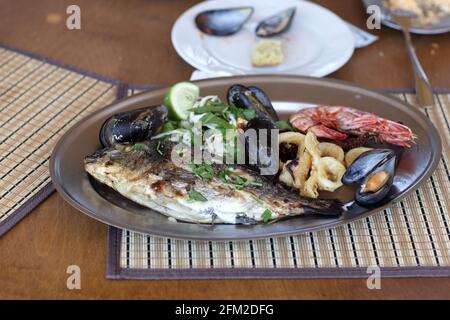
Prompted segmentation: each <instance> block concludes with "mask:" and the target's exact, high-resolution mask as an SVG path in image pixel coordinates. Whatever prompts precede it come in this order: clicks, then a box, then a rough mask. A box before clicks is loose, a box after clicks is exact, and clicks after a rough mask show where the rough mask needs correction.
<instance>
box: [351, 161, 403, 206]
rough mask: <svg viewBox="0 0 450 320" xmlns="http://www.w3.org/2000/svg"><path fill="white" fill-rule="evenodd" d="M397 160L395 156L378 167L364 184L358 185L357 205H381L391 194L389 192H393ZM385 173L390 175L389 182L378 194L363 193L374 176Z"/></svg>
mask: <svg viewBox="0 0 450 320" xmlns="http://www.w3.org/2000/svg"><path fill="white" fill-rule="evenodd" d="M395 159H396V157H395V156H393V157H391V158H390V159H389V160H387V161H386V162H384V163H383V164H381V165H380V166H378V167H376V168H375V169H374V170H373V171H372V172H371V173H370V174H369V175H368V176H367V177H366V178H365V179H364V180H363V182H362V183H361V184H360V185H358V189H357V190H356V196H355V200H356V202H357V203H359V204H361V205H363V206H365V205H373V204H376V203H379V202H380V201H381V200H383V199H384V198H385V197H386V196H387V194H388V193H389V190H391V187H392V184H393V182H394V175H395ZM380 171H385V172H386V173H388V174H389V179H388V181H387V182H386V183H385V184H384V185H383V186H382V187H381V189H379V190H378V191H376V192H363V191H362V189H363V186H364V183H365V182H366V181H367V180H368V179H369V178H370V177H372V176H373V175H374V174H376V173H378V172H380Z"/></svg>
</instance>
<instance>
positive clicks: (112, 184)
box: [51, 76, 441, 239]
mask: <svg viewBox="0 0 450 320" xmlns="http://www.w3.org/2000/svg"><path fill="white" fill-rule="evenodd" d="M283 88H284V89H283ZM333 102H335V103H333ZM75 137H78V138H79V139H82V141H86V143H84V144H83V145H81V144H79V143H78V144H76V146H75V144H74V142H75V141H76V140H74V138H75ZM440 153H441V142H440V138H439V135H438V133H437V131H436V129H435V127H434V126H433V125H432V124H431V122H430V121H429V120H428V119H427V118H426V117H425V116H424V115H423V114H422V113H421V112H420V111H418V110H415V109H414V108H413V107H412V106H410V105H407V104H405V103H403V102H401V101H399V100H397V99H394V98H391V97H388V96H385V95H382V94H379V93H375V92H372V91H370V90H367V89H364V88H360V87H356V86H353V85H350V84H346V83H342V82H338V81H333V80H323V79H312V78H302V77H288V76H286V77H283V76H259V77H258V76H247V77H237V78H223V79H212V80H204V81H200V82H198V83H191V82H180V83H177V84H175V85H173V86H171V87H169V88H165V89H160V90H159V89H158V90H156V91H149V92H146V93H143V94H140V95H137V96H134V97H131V98H128V99H125V100H122V101H119V102H117V103H115V104H113V105H111V106H108V107H106V108H104V109H102V110H100V111H98V112H96V113H94V114H93V115H91V116H89V117H88V118H86V119H84V120H82V121H81V122H80V123H79V124H78V125H76V126H75V127H74V128H72V129H71V130H70V131H69V132H68V133H67V134H66V135H65V136H64V137H63V138H62V139H61V140H60V142H59V143H58V145H57V146H56V148H55V150H54V152H53V155H52V159H51V175H52V179H53V182H54V184H55V186H56V188H57V189H58V191H60V192H61V194H62V195H63V196H64V198H65V199H66V200H68V201H69V202H70V203H71V204H72V205H74V206H75V207H76V208H78V209H79V210H81V211H83V212H84V213H86V214H88V215H90V216H92V217H94V218H96V219H99V220H101V221H104V222H106V223H108V224H112V225H115V226H119V227H122V228H127V229H131V230H135V231H140V232H147V233H151V234H158V235H165V236H172V237H180V238H195V239H242V238H258V237H264V236H274V235H282V234H293V233H299V232H307V231H312V230H319V229H324V228H329V227H332V226H336V225H339V224H344V223H348V222H349V221H353V220H355V219H360V218H363V217H367V216H368V215H370V214H373V213H375V212H377V211H379V210H381V209H383V208H385V207H387V206H389V205H391V204H392V203H394V202H395V201H398V200H399V199H401V198H402V197H404V196H405V195H406V194H407V193H409V192H411V191H412V190H414V189H415V188H417V187H418V186H419V184H420V183H422V182H423V181H424V180H425V179H426V178H427V177H428V176H429V175H430V174H431V173H432V171H433V170H434V168H435V166H436V164H437V161H438V159H439V157H440Z"/></svg>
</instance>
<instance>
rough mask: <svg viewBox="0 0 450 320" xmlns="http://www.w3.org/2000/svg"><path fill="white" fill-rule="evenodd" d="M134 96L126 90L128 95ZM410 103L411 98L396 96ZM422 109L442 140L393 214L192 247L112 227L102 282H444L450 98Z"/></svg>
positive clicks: (448, 255)
mask: <svg viewBox="0 0 450 320" xmlns="http://www.w3.org/2000/svg"><path fill="white" fill-rule="evenodd" d="M135 91H136V90H128V94H129V95H132V94H134V93H135ZM396 95H397V96H398V97H400V98H401V99H404V100H406V101H408V102H410V103H411V104H414V103H415V100H414V95H412V94H410V93H397V94H396ZM435 99H436V106H435V107H433V108H427V109H426V110H424V112H425V113H426V115H427V116H428V117H429V118H430V119H431V121H432V122H433V123H434V124H435V125H436V127H437V128H438V129H439V132H440V133H441V136H442V140H443V142H444V146H443V154H442V159H441V161H440V163H439V166H438V167H437V170H436V171H435V173H434V174H433V175H432V177H431V178H430V179H428V181H427V182H426V183H425V184H424V185H423V186H422V187H421V188H420V189H419V190H417V191H416V192H414V193H413V194H411V195H410V196H408V197H407V198H405V200H403V201H401V202H399V203H397V204H395V205H394V206H392V207H391V208H389V209H387V210H384V211H382V212H379V213H377V214H375V215H373V216H371V217H368V218H365V219H362V220H358V221H355V222H353V223H350V224H347V225H345V226H340V227H336V228H333V229H329V230H323V231H319V232H311V233H306V234H301V235H296V236H283V237H277V238H268V239H262V240H245V241H226V242H223V241H219V242H218V241H191V240H178V239H171V238H165V237H158V236H152V235H145V234H140V233H135V232H132V231H129V230H120V229H117V228H114V227H110V228H109V231H108V236H109V239H108V260H107V261H108V262H107V278H109V279H201V278H259V279H261V278H327V277H333V278H336V277H344V278H349V277H367V276H368V274H367V267H368V266H379V267H380V268H381V276H382V277H412V276H450V213H449V209H450V172H449V166H450V149H449V146H448V141H450V125H449V121H450V95H449V94H447V93H440V94H436V95H435Z"/></svg>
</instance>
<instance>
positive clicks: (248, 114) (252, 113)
mask: <svg viewBox="0 0 450 320" xmlns="http://www.w3.org/2000/svg"><path fill="white" fill-rule="evenodd" d="M241 114H242V117H243V118H244V119H245V120H247V121H250V120H252V119H253V118H254V117H256V110H255V109H242V111H241Z"/></svg>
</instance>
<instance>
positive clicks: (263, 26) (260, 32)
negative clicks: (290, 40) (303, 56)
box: [255, 7, 295, 37]
mask: <svg viewBox="0 0 450 320" xmlns="http://www.w3.org/2000/svg"><path fill="white" fill-rule="evenodd" d="M294 15H295V7H292V8H289V9H286V10H284V11H281V12H279V13H277V14H275V15H273V16H270V17H269V18H266V19H264V20H262V21H261V22H260V23H259V24H258V25H257V26H256V29H255V33H256V35H257V36H258V37H272V36H275V35H279V34H281V33H283V32H285V31H287V30H288V29H289V28H290V26H291V24H292V19H293V18H294Z"/></svg>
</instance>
